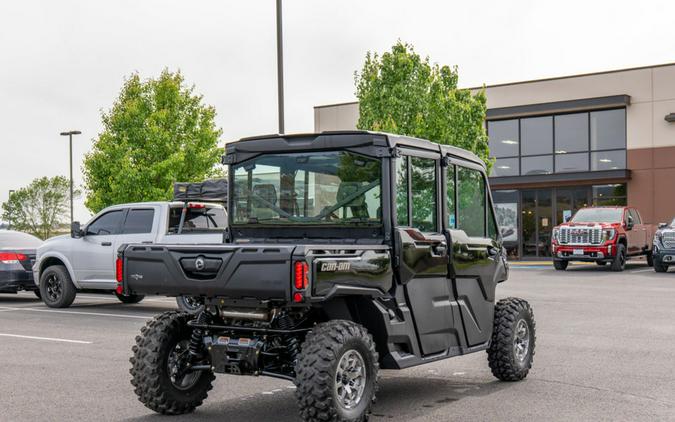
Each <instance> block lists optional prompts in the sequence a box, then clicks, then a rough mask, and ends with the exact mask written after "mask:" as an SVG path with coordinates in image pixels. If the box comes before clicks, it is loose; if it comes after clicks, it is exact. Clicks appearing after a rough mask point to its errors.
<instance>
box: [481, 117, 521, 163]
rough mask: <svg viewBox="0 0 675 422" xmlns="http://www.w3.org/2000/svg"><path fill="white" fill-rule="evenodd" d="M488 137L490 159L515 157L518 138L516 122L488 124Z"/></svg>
mask: <svg viewBox="0 0 675 422" xmlns="http://www.w3.org/2000/svg"><path fill="white" fill-rule="evenodd" d="M487 126H488V137H489V145H490V156H491V157H497V158H499V157H517V156H518V151H519V148H518V145H519V143H520V137H519V136H518V120H499V121H493V122H488V125H487Z"/></svg>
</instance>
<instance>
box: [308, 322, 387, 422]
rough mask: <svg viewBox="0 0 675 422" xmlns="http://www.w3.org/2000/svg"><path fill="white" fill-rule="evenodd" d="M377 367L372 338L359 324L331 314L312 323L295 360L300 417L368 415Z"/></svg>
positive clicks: (355, 419)
mask: <svg viewBox="0 0 675 422" xmlns="http://www.w3.org/2000/svg"><path fill="white" fill-rule="evenodd" d="M378 369H379V365H378V355H377V352H376V351H375V342H374V341H373V338H372V337H371V336H370V334H369V333H368V331H367V330H366V329H365V328H364V327H363V326H361V325H359V324H356V323H353V322H350V321H342V320H334V321H330V322H325V323H322V324H319V325H317V326H316V327H314V329H312V331H311V332H310V333H309V334H308V335H307V338H306V339H305V342H304V343H303V344H302V351H301V352H300V355H299V357H298V361H297V363H296V366H295V373H296V376H295V385H296V386H297V389H296V398H297V401H298V405H299V407H300V416H301V417H302V420H304V421H335V422H338V421H350V422H363V421H366V420H368V416H369V415H370V411H371V407H372V404H373V402H374V401H375V393H376V391H377V371H378Z"/></svg>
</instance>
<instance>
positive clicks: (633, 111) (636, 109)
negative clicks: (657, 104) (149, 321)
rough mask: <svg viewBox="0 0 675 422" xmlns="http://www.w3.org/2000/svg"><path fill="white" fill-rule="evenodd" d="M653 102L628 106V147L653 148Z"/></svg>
mask: <svg viewBox="0 0 675 422" xmlns="http://www.w3.org/2000/svg"><path fill="white" fill-rule="evenodd" d="M652 123H653V119H652V103H637V104H631V105H629V106H628V107H626V141H627V148H628V149H635V148H652V147H653V146H654V145H653V133H652Z"/></svg>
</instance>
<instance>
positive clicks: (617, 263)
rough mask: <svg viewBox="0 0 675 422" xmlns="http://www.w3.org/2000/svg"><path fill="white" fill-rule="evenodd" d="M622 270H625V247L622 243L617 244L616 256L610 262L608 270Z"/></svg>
mask: <svg viewBox="0 0 675 422" xmlns="http://www.w3.org/2000/svg"><path fill="white" fill-rule="evenodd" d="M624 268H626V246H624V244H623V243H619V244H618V245H617V246H616V256H615V257H614V259H613V260H612V266H611V267H610V269H611V270H612V271H623V270H624Z"/></svg>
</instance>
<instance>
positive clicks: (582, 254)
mask: <svg viewBox="0 0 675 422" xmlns="http://www.w3.org/2000/svg"><path fill="white" fill-rule="evenodd" d="M653 236H654V226H653V225H651V224H644V223H643V222H642V218H641V216H640V213H639V212H638V210H637V209H635V208H632V207H588V208H582V209H580V210H579V211H577V212H576V214H574V217H572V219H571V220H570V221H568V222H566V223H563V224H561V225H559V226H557V227H555V228H554V229H553V236H552V241H551V252H552V253H553V257H554V258H553V264H554V266H555V269H556V270H565V269H567V265H568V264H569V261H572V260H574V261H587V262H596V263H597V264H598V265H605V264H607V263H609V264H610V269H611V270H612V271H623V270H624V268H625V266H626V261H627V260H628V257H634V256H643V255H644V256H646V257H647V263H648V265H650V266H651V265H652V242H651V241H650V240H651V239H652V238H653Z"/></svg>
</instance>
